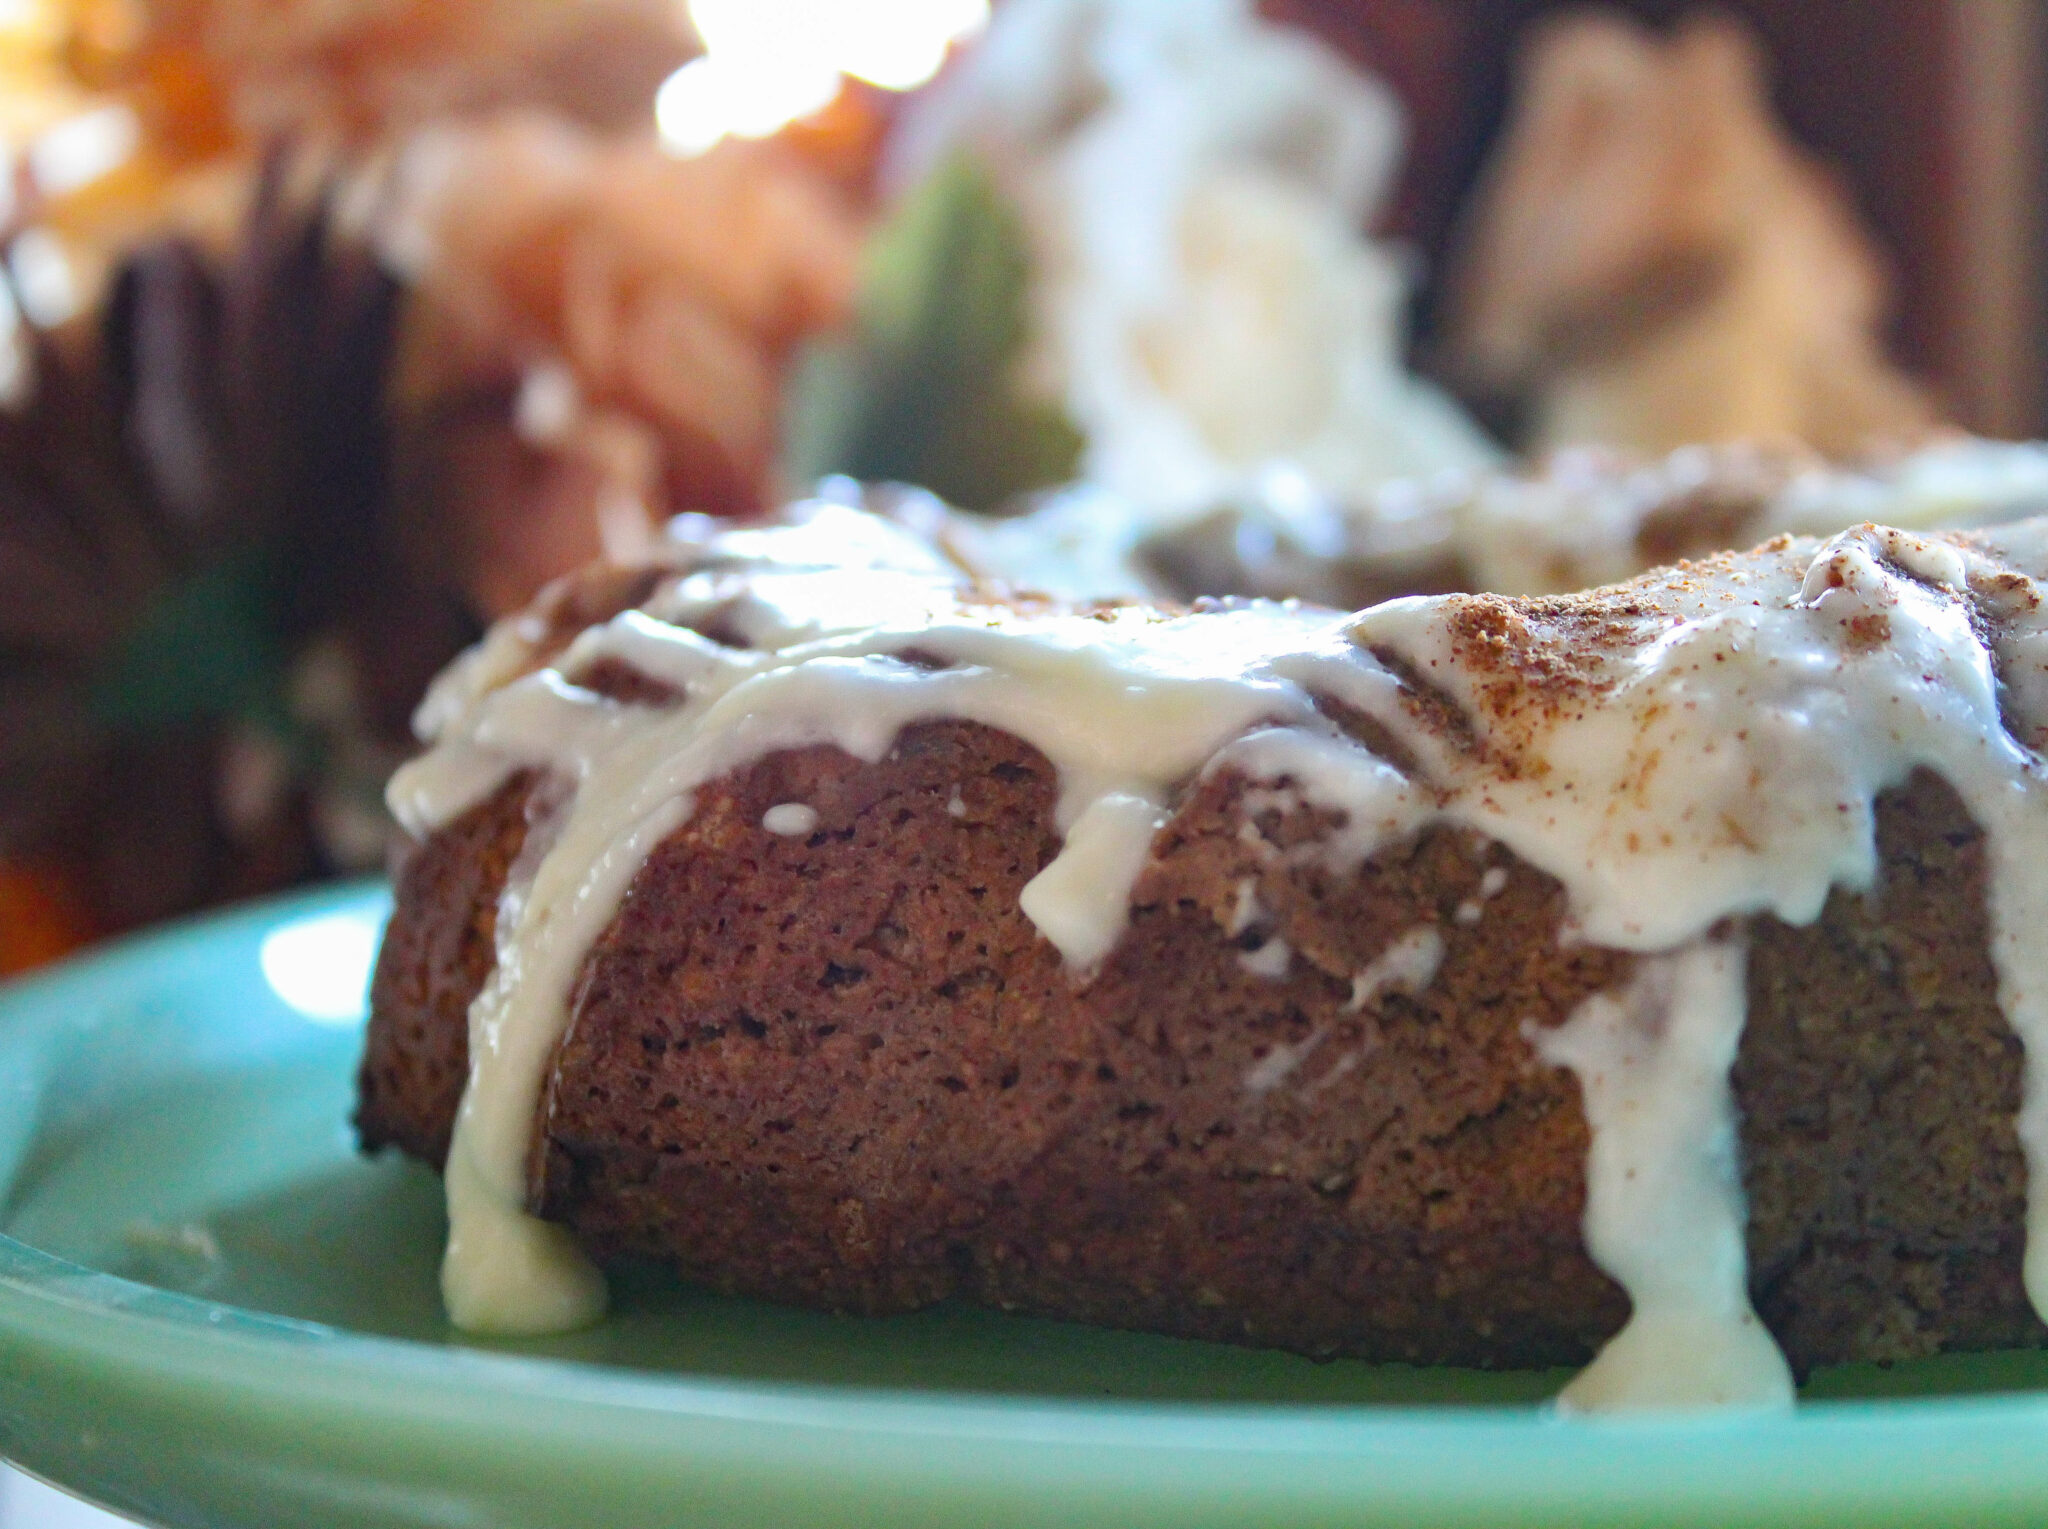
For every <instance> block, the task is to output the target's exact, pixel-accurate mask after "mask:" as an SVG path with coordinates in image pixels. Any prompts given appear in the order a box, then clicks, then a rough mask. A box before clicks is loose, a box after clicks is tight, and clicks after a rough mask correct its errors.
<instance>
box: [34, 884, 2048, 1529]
mask: <svg viewBox="0 0 2048 1529" xmlns="http://www.w3.org/2000/svg"><path fill="white" fill-rule="evenodd" d="M384 909H385V900H384V896H383V894H382V892H381V891H379V890H378V889H376V888H374V887H354V888H345V889H342V890H339V891H329V892H323V893H320V894H316V895H314V896H310V897H302V898H298V899H294V900H290V901H284V902H276V903H270V904H265V905H261V906H256V907H251V908H247V909H243V910H240V911H237V912H234V913H230V914H227V915H225V916H223V917H218V918H213V919H209V920H206V921H204V922H198V923H192V924H187V925H183V926H180V927H176V928H172V929H169V930H165V931H162V932H159V933H156V934H152V935H149V936H147V937H144V938H141V939H137V940H133V941H130V942H128V943H126V944H123V945H120V946H116V947H113V948H111V949H109V950H107V951H105V952H104V953H101V954H97V955H94V956H93V957H91V958H90V959H87V960H84V961H80V962H77V963H75V964H73V965H72V966H70V967H68V968H65V969H61V970H59V971H57V972H55V973H52V974H50V975H47V976H43V977H39V978H36V979H34V980H32V981H29V982H23V983H17V984H15V985H13V986H12V987H9V988H6V989H0V1233H4V1235H0V1455H6V1456H8V1457H11V1458H12V1459H14V1460H16V1461H17V1462H19V1463H20V1464H21V1465H23V1466H25V1467H26V1468H28V1469H30V1470H32V1471H34V1472H36V1473H38V1474H40V1475H43V1476H46V1477H48V1478H49V1479H51V1480H53V1481H56V1482H59V1483H61V1484H63V1485H65V1486H68V1487H71V1488H72V1489H74V1490H76V1491H78V1492H80V1493H82V1494H84V1495H86V1496H89V1497H91V1498H94V1499H96V1500H98V1501H100V1502H102V1503H105V1504H106V1505H108V1506H110V1507H113V1508H116V1509H119V1510H121V1511H123V1512H126V1513H129V1514H132V1515H135V1516H137V1517H141V1518H145V1519H150V1520H153V1521H156V1522H160V1523H164V1524H177V1525H195V1526H196V1525H207V1526H213V1529H222V1526H242V1525H247V1526H251V1529H278V1526H286V1525H290V1526H299V1525H306V1526H311V1525H323V1524H336V1525H340V1524H349V1525H387V1526H399V1525H405V1526H413V1525H451V1526H452V1525H476V1526H485V1525H488V1526H492V1529H511V1526H523V1525H533V1526H547V1529H563V1526H569V1525H580V1524H590V1525H603V1526H607V1529H633V1526H639V1525H681V1524H693V1525H694V1524H706V1525H709V1524H718V1525H728V1524H731V1525H772V1526H776V1529H789V1526H814V1525H815V1526H828V1525H839V1524H869V1525H886V1526H891V1529H897V1526H902V1529H909V1526H916V1525H933V1526H940V1525H944V1526H964V1525H976V1526H980V1525H1027V1524H1044V1525H1061V1526H1087V1525H1150V1526H1160V1529H1198V1526H1206V1525H1245V1526H1253V1525H1256V1526H1279V1525H1323V1524H1328V1525H1338V1524H1344V1525H1428V1526H1431V1529H1435V1526H1446V1525H1462V1524H1472V1525H1482V1524H1483V1525H1498V1526H1506V1525H1551V1524H1554V1525H1574V1526H1595V1525H1608V1524H1658V1525H1693V1524H1697V1525H1716V1526H1719V1525H1733V1524H1782V1525H1809V1524H1857V1525H1889V1524H1919V1525H1931V1524H1943V1525H1947V1524H1961V1523H1986V1524H1990V1523H1997V1524H2008V1523H2009V1524H2015V1525H2018V1524H2027V1525H2039V1524H2042V1523H2048V1358H2044V1357H2043V1356H2038V1355H2032V1354H2015V1355H1999V1356H1990V1357H1984V1358H1978V1359H1954V1360H1940V1361H1930V1362H1928V1363H1926V1364H1922V1365H1909V1366H1900V1367H1899V1368H1897V1369H1893V1370H1890V1371H1877V1370H1864V1371H1839V1372H1834V1373H1830V1374H1824V1375H1822V1376H1820V1377H1818V1378H1817V1379H1816V1381H1815V1382H1814V1383H1813V1384H1812V1385H1811V1386H1810V1387H1809V1388H1808V1400H1807V1402H1806V1403H1805V1405H1803V1406H1802V1407H1801V1409H1800V1410H1799V1412H1798V1413H1797V1414H1796V1415H1790V1416H1782V1417H1757V1416H1751V1417H1722V1418H1665V1419H1661V1420H1660V1419H1639V1420H1634V1421H1621V1422H1603V1423H1598V1424H1593V1423H1583V1422H1569V1421H1565V1420H1562V1419H1559V1418H1557V1417H1556V1416H1554V1415H1553V1414H1552V1413H1550V1412H1549V1411H1548V1410H1547V1409H1546V1408H1545V1407H1544V1406H1543V1405H1542V1403H1543V1400H1544V1399H1545V1398H1546V1397H1547V1396H1548V1395H1549V1394H1550V1393H1551V1391H1553V1390H1554V1389H1555V1387H1556V1385H1557V1382H1558V1379H1559V1377H1558V1376H1557V1375H1554V1374H1548V1375H1491V1376H1489V1375H1478V1374H1470V1373H1464V1372H1458V1371H1449V1370H1414V1369H1404V1368H1401V1367H1398V1366H1371V1365H1362V1364H1350V1363H1337V1364H1326V1365H1317V1364H1310V1363H1308V1362H1306V1361H1303V1360H1298V1359H1294V1358H1291V1357H1288V1356H1285V1355H1279V1354H1267V1353H1256V1352H1250V1351H1241V1350H1235V1349H1226V1348H1219V1347H1215V1346H1211V1345H1207V1344H1196V1343H1181V1342H1175V1341H1171V1340H1167V1339H1160V1338H1147V1337H1140V1336H1135V1335H1132V1334H1127V1333H1108V1332H1099V1331H1095V1330H1092V1329H1087V1328H1081V1327H1074V1326H1069V1325H1066V1324H1062V1323H1054V1322H1039V1321H1031V1320H1026V1319H1022V1318H1013V1317H1003V1316H998V1315H993V1314H989V1313H984V1312H977V1311H971V1310H965V1309H958V1308H952V1307H942V1308H939V1309H937V1310H933V1311H929V1312H925V1313H922V1314H920V1315H917V1316H914V1317H907V1318H899V1319H891V1320H887V1321H863V1320H858V1319H849V1318H834V1317H827V1316H820V1315H817V1314H814V1313H808V1312H798V1311H785V1310H780V1309H777V1308H773V1307H768V1306H763V1305H760V1304H757V1303H753V1302H747V1301H738V1300H727V1299H722V1298H718V1297H714V1296H709V1295H705V1294H702V1293H700V1292H694V1291H690V1290H686V1289H678V1288H676V1287H674V1286H672V1285H670V1284H668V1283H666V1282H664V1281H663V1280H662V1279H661V1278H660V1277H659V1276H658V1275H655V1274H653V1273H651V1272H634V1271H627V1272H626V1273H625V1274H624V1275H623V1276H622V1277H621V1278H620V1279H619V1280H618V1282H617V1291H618V1296H619V1300H618V1310H617V1311H616V1313H615V1314H614V1315H613V1316H612V1318H611V1319H610V1320H609V1321H607V1322H606V1323H605V1324H604V1325H603V1326H601V1327H599V1328H597V1329H596V1330H594V1331H592V1332H588V1333H584V1334H580V1335H577V1336H575V1337H572V1338H565V1339H558V1340H554V1341H551V1342H548V1343H542V1344H521V1345H511V1344H494V1345H480V1344H477V1343H472V1342H465V1341H463V1340H461V1339H460V1338H459V1337H458V1336H457V1335H456V1334H454V1333H452V1332H451V1331H450V1330H449V1329H448V1327H447V1326H446V1324H445V1323H444V1322H443V1320H442V1318H441V1315H440V1311H439V1308H438V1305H437V1302H436V1297H435V1289H434V1265H435V1259H436V1254H437V1252H438V1244H439V1239H440V1233H441V1220H440V1207H439V1203H438V1194H437V1186H436V1183H435V1181H434V1179H433V1178H432V1176H431V1175H429V1174H426V1173H424V1172H422V1171H420V1170H418V1169H417V1168H414V1167H412V1166H410V1165H407V1164H404V1163H400V1162H396V1161H391V1160H384V1161H368V1160H365V1159H362V1158H360V1157H358V1156H357V1155H356V1154H355V1153H354V1151H353V1149H352V1145H351V1142H350V1138H349V1134H348V1131H347V1128H346V1124H345V1122H346V1118H347V1114H348V1108H349V1095H350V1086H351V1074H352V1071H353V1067H354V1062H355V1056H356V1051H357V1049H358V1047H359V1045H360V1043H361V1024H362V991H363V983H364V976H365V972H366V970H367V966H368V962H369V959H370V955H371V952H372V950H373V949H374V945H375V940H376V932H377V927H378V924H379V921H380V920H381V919H382V917H383V914H384ZM2036 1388H2040V1389H2038V1390H2037V1389H2036Z"/></svg>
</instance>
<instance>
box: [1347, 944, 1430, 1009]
mask: <svg viewBox="0 0 2048 1529" xmlns="http://www.w3.org/2000/svg"><path fill="white" fill-rule="evenodd" d="M1443 964H1444V937H1443V934H1442V932H1441V931H1440V930H1439V929H1438V928H1437V927H1436V926H1435V925H1434V924H1417V925H1416V926H1415V927H1414V928H1413V929H1410V930H1408V931H1406V932H1405V933H1403V934H1401V935H1399V936H1398V937H1397V938H1396V939H1395V940H1394V941H1393V943H1392V944H1390V945H1388V946H1387V948H1386V949H1385V950H1383V951H1381V952H1380V953H1379V954H1378V955H1377V956H1375V957H1374V958H1373V959H1372V962H1371V964H1369V965H1368V966H1366V967H1365V969H1364V970H1363V971H1360V972H1357V973H1354V974H1353V976H1352V978H1351V1001H1350V1002H1349V1003H1347V1004H1345V1006H1344V1007H1345V1008H1346V1009H1349V1010H1350V1011H1351V1012H1353V1013H1356V1012H1357V1011H1358V1010H1360V1009H1363V1008H1364V1007H1365V1006H1366V1005H1367V1004H1369V1003H1371V1002H1373V1001H1374V1000H1375V999H1377V998H1378V997H1379V996H1380V994H1382V993H1420V992H1422V991H1424V990H1425V989H1426V988H1428V986H1429V985H1430V984H1431V983H1432V982H1434V981H1436V974H1437V970H1438V968H1439V967H1441V966H1442V965H1443Z"/></svg>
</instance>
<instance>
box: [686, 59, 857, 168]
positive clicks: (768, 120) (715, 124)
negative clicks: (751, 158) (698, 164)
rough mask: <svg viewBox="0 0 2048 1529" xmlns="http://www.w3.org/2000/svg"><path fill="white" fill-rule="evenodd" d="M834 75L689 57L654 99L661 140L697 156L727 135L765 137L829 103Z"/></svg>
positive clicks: (834, 87) (834, 90)
mask: <svg viewBox="0 0 2048 1529" xmlns="http://www.w3.org/2000/svg"><path fill="white" fill-rule="evenodd" d="M838 93H839V75H838V73H837V71H833V70H828V71H826V72H824V73H802V72H799V71H797V70H795V69H792V68H790V67H788V66H787V65H785V64H774V65H767V66H762V65H760V64H759V62H758V61H756V60H745V61H738V62H732V63H728V62H725V61H723V60H720V59H713V58H708V57H707V58H700V59H693V60H692V61H691V62H689V63H687V64H685V65H683V67H682V68H680V69H678V70H677V71H676V72H675V73H674V74H672V75H670V76H669V77H668V79H667V80H666V81H664V82H663V84H662V87H661V93H660V94H659V95H657V96H656V97H655V98H654V121H655V125H656V126H657V127H658V128H660V130H661V137H662V141H663V142H664V143H666V144H667V145H668V146H669V147H670V148H671V149H673V150H674V151H675V152H676V153H678V154H701V153H703V152H704V151H705V150H706V149H708V148H710V147H711V145H713V144H714V143H716V142H718V140H719V139H721V138H724V137H726V136H727V135H728V134H730V135H732V136H734V137H737V138H766V137H767V136H768V135H769V134H770V133H774V132H779V131H780V130H781V129H783V128H784V127H787V126H788V125H789V124H790V123H792V122H795V121H797V120H798V119H800V118H803V117H808V116H810V115H811V113H813V112H816V111H822V110H824V109H825V108H826V107H827V106H830V105H831V104H832V98H833V97H834V96H835V95H837V94H838Z"/></svg>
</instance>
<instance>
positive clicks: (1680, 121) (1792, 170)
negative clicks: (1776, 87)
mask: <svg viewBox="0 0 2048 1529" xmlns="http://www.w3.org/2000/svg"><path fill="white" fill-rule="evenodd" d="M1766 68H1767V65H1766V63H1765V61H1764V59H1763V57H1762V55H1761V53H1760V51H1759V49H1758V47H1757V43H1756V39H1755V37H1754V35H1753V34H1752V33H1751V32H1750V31H1749V30H1748V29H1747V28H1746V27H1744V26H1743V25H1742V24H1741V23H1739V22H1737V21H1735V20H1733V19H1732V18H1730V17H1726V16H1716V15H1707V14H1702V15H1698V16H1695V17H1692V18H1690V19H1688V20H1687V21H1685V22H1684V23H1682V24H1681V25H1680V26H1679V27H1677V28H1676V29H1675V30H1673V31H1672V32H1670V33H1668V34H1660V33H1658V32H1656V31H1653V30H1652V29H1650V28H1648V27H1645V26H1643V25H1642V24H1641V23H1639V22H1635V21H1632V20H1630V19H1629V18H1627V17H1626V16H1623V15H1621V14H1619V13H1615V12H1599V11H1588V12H1580V13H1572V14H1565V15H1559V16H1556V17H1552V18H1549V19H1547V20H1546V21H1545V23H1544V24H1543V25H1542V26H1540V27H1538V28H1535V29H1533V30H1531V31H1530V32H1529V33H1528V34H1527V35H1526V40H1525V43H1524V48H1523V53H1522V55H1521V57H1520V59H1519V60H1518V61H1517V66H1516V77H1515V86H1514V96H1513V105H1512V115H1511V116H1510V119H1509V123H1508V126H1507V129H1506V131H1505V133H1504V134H1503V135H1502V137H1501V138H1500V139H1498V140H1497V141H1496V143H1495V145H1494V149H1493V153H1492V155H1491V157H1490V158H1489V160H1488V163H1487V166H1486V169H1485V171H1484V173H1483V174H1482V175H1481V177H1480V180H1479V183H1478V185H1477V186H1476V187H1475V188H1474V190H1473V193H1472V197H1471V201H1470V203H1469V205H1468V206H1467V207H1466V208H1465V209H1464V211H1463V214H1462V215H1461V218H1460V235H1459V238H1458V240H1457V242H1456V243H1455V244H1454V245H1453V247H1452V252H1451V256H1450V259H1449V264H1448V269H1447V270H1446V271H1445V272H1444V273H1443V276H1442V279H1443V282H1444V287H1445V291H1446V293H1447V298H1448V301H1447V306H1446V308H1445V314H1444V316H1445V324H1444V328H1443V331H1442V333H1441V334H1440V336H1439V343H1440V348H1441V350H1442V352H1443V354H1444V356H1445V358H1446V362H1447V365H1448V366H1449V368H1450V370H1451V371H1452V373H1453V375H1454V376H1456V377H1457V378H1458V379H1459V380H1460V381H1462V382H1464V383H1465V384H1467V385H1468V386H1469V387H1472V388H1475V389H1477V390H1479V391H1481V392H1504V393H1509V394H1513V395H1520V396H1521V397H1522V398H1524V399H1525V400H1527V403H1526V413H1527V414H1528V416H1529V418H1528V429H1527V435H1526V438H1525V440H1524V443H1523V444H1524V445H1525V446H1526V447H1527V448H1528V449H1529V450H1530V451H1531V452H1533V453H1535V454H1537V455H1542V454H1545V453H1547V452H1550V451H1554V450H1556V449H1558V448H1560V447H1565V446H1574V445H1586V444H1596V443H1597V444H1601V445H1608V446H1618V447H1626V448H1632V449H1636V450H1641V451H1649V452H1663V451H1672V450H1676V449H1677V448H1678V447H1680V446H1684V445H1687V444H1691V443H1711V442H1719V441H1741V440H1759V439H1761V440H1772V439H1789V440H1796V441H1803V442H1805V443H1807V444H1809V445H1812V446H1814V447H1815V448H1817V449H1819V450H1821V451H1823V452H1825V453H1827V454H1829V455H1832V456H1836V457H1845V458H1846V457H1849V456H1853V455H1856V454H1859V453H1862V452H1865V451H1869V450H1872V449H1884V448H1894V447H1900V446H1910V445H1912V444H1915V443H1916V442H1918V441H1920V440H1922V439H1924V438H1925V437H1926V436H1927V435H1928V434H1929V433H1930V432H1931V431H1932V430H1933V429H1934V426H1935V418H1934V412H1933V410H1932V409H1931V408H1930V407H1929V405H1928V403H1927V400H1926V399H1925V398H1924V397H1922V396H1921V394H1920V392H1919V390H1918V389H1917V388H1915V387H1914V386H1913V384H1912V383H1911V382H1910V381H1908V380H1907V379H1906V378H1905V377H1904V376H1903V375H1902V374H1900V373H1899V372H1898V371H1897V370H1896V368H1894V367H1893V366H1892V365H1891V364H1890V362H1889V361H1887V359H1886V358H1885V356H1884V354H1883V351H1882V349H1881V347H1880V345H1879V343H1878V332H1879V329H1880V327H1881V325H1882V323H1883V321H1884V319H1885V317H1886V309H1887V306H1888V302H1889V298H1890V280H1889V274H1888V272H1887V270H1886V264H1885V260H1884V257H1883V254H1882V252H1881V251H1879V250H1878V249H1877V248H1876V246H1875V245H1874V244H1873V242H1872V241H1871V239H1870V237H1869V236H1868V235H1867V234H1866V233H1865V232H1864V230H1863V228H1862V227H1861V226H1860V223H1859V221H1858V219H1857V216H1856V213H1855V210H1854V208H1853V207H1852V206H1851V205H1850V204H1849V202H1848V199H1847V198H1846V197H1845V196H1844V195H1843V193H1842V191H1841V188H1840V187H1839V185H1838V184H1837V182H1836V180H1835V179H1834V177H1832V176H1831V175H1830V174H1829V173H1828V172H1827V171H1826V169H1825V168H1824V167H1822V166H1820V165H1819V164H1817V163H1815V162H1814V161H1813V160H1812V159H1811V158H1810V157H1809V156H1808V155H1806V154H1805V153H1804V152H1803V151H1801V150H1800V149H1799V148H1798V146H1797V145H1795V144H1793V143H1792V142H1791V141H1790V140H1789V139H1788V138H1787V137H1786V135H1785V133H1784V131H1783V130H1782V128H1781V127H1780V126H1779V125H1778V122H1777V120H1776V119H1775V117H1774V116H1773V114H1772V112H1771V107H1770V102H1769V99H1768V92H1767V86H1766Z"/></svg>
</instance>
